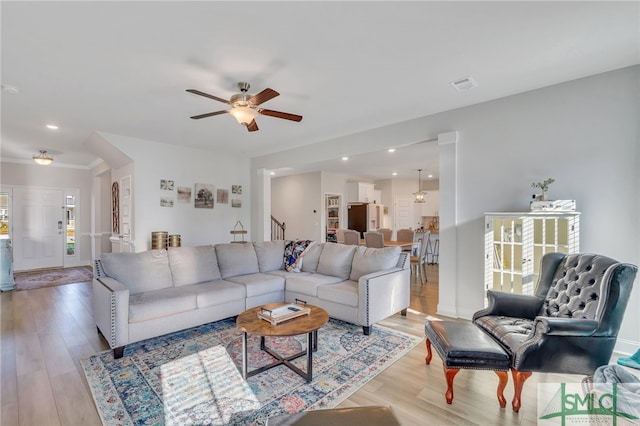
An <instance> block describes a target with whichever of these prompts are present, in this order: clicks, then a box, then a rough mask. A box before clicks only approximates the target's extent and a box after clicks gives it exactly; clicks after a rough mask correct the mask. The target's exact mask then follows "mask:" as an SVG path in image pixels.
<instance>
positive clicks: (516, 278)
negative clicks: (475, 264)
mask: <svg viewBox="0 0 640 426" xmlns="http://www.w3.org/2000/svg"><path fill="white" fill-rule="evenodd" d="M484 232H485V268H484V271H485V276H484V284H485V290H495V291H505V292H510V293H517V294H529V295H532V294H533V291H534V287H535V285H536V283H537V282H538V275H539V273H540V262H541V260H542V256H543V255H544V254H546V253H552V252H559V253H567V254H568V253H577V252H578V251H579V250H580V213H577V212H544V211H543V212H526V213H486V214H485V230H484ZM485 305H486V301H485Z"/></svg>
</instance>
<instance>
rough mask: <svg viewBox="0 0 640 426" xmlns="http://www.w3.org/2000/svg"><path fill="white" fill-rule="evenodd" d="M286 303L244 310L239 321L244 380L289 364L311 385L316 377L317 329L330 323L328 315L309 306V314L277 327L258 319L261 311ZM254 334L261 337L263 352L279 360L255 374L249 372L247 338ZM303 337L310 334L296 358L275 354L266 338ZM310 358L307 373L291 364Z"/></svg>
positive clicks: (319, 309)
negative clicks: (305, 344)
mask: <svg viewBox="0 0 640 426" xmlns="http://www.w3.org/2000/svg"><path fill="white" fill-rule="evenodd" d="M286 304H287V303H271V304H269V305H264V306H256V307H255V308H251V309H249V310H246V311H244V312H243V313H241V314H240V315H238V318H237V319H236V325H237V326H238V328H240V329H241V330H242V377H243V378H245V379H246V378H247V377H251V376H254V375H256V374H259V373H262V372H263V371H267V370H269V369H271V368H273V367H276V366H278V365H281V364H283V365H286V366H287V367H289V368H290V369H291V370H293V371H294V372H296V373H297V374H299V375H300V377H302V378H303V379H305V380H306V381H307V382H310V381H311V380H312V378H313V368H312V365H313V352H314V351H316V350H318V329H319V328H320V327H322V326H323V325H325V324H326V323H327V321H329V314H327V311H325V310H324V309H322V308H319V307H317V306H313V305H306V306H307V307H309V308H311V313H310V314H309V315H304V316H301V317H297V318H294V319H291V320H289V321H286V322H283V323H280V324H278V325H271V323H269V322H268V321H265V320H263V319H261V318H259V317H258V312H259V311H260V309H261V308H266V309H275V308H277V307H279V306H282V305H286ZM248 334H255V335H258V336H260V349H262V350H263V351H265V352H266V353H268V354H269V355H271V356H272V357H274V358H275V359H276V361H275V362H273V363H272V364H269V365H265V366H263V367H260V368H257V369H255V370H253V371H247V359H248V358H247V335H248ZM300 334H306V335H307V347H306V349H305V350H304V351H302V352H298V353H296V354H294V355H291V356H288V357H283V356H281V355H280V354H278V353H276V352H275V351H274V350H273V349H270V348H268V347H267V346H266V344H265V337H266V336H297V335H300ZM304 355H307V371H306V372H304V371H302V370H301V369H299V368H298V367H296V366H295V365H293V364H292V363H291V361H293V360H294V359H297V358H300V357H301V356H304Z"/></svg>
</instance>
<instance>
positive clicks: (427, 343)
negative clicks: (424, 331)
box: [424, 339, 432, 364]
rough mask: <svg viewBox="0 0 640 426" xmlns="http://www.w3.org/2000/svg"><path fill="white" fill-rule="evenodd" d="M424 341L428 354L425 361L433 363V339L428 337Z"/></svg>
mask: <svg viewBox="0 0 640 426" xmlns="http://www.w3.org/2000/svg"><path fill="white" fill-rule="evenodd" d="M424 343H425V344H426V345H427V356H426V357H425V359H424V362H426V363H427V364H430V363H431V356H432V354H431V341H430V340H429V339H427V340H426V341H425V342H424Z"/></svg>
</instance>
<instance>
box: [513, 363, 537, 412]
mask: <svg viewBox="0 0 640 426" xmlns="http://www.w3.org/2000/svg"><path fill="white" fill-rule="evenodd" d="M531 374H532V373H531V371H518V370H514V369H513V368H512V369H511V375H512V376H513V401H512V402H511V407H512V408H513V411H515V412H516V413H517V412H518V411H520V407H521V406H522V403H521V396H522V386H524V382H525V380H527V379H528V378H529V377H531Z"/></svg>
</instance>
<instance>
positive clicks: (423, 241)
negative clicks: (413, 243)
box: [410, 231, 430, 284]
mask: <svg viewBox="0 0 640 426" xmlns="http://www.w3.org/2000/svg"><path fill="white" fill-rule="evenodd" d="M421 234H422V236H421V238H420V242H419V248H418V253H417V254H416V255H415V256H411V257H410V260H411V264H410V266H411V273H413V269H414V266H415V271H416V276H417V277H419V278H420V284H424V283H426V282H427V281H429V280H428V279H427V269H426V264H427V246H428V244H429V234H430V232H429V231H426V232H422V233H421Z"/></svg>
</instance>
